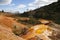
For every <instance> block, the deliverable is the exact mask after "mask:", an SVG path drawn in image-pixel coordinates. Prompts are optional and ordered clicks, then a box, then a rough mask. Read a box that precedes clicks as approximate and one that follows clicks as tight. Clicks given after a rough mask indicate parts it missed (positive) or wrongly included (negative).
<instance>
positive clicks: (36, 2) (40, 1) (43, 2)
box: [28, 0, 58, 9]
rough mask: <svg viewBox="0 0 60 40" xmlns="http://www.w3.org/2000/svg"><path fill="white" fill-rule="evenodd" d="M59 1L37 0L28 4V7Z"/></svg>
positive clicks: (33, 7) (34, 7) (32, 7)
mask: <svg viewBox="0 0 60 40" xmlns="http://www.w3.org/2000/svg"><path fill="white" fill-rule="evenodd" d="M57 1H58V0H35V1H34V2H32V3H29V4H28V6H29V7H28V9H36V8H38V7H42V6H45V5H48V4H51V3H53V2H57Z"/></svg>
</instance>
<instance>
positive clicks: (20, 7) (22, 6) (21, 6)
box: [17, 4, 26, 9]
mask: <svg viewBox="0 0 60 40" xmlns="http://www.w3.org/2000/svg"><path fill="white" fill-rule="evenodd" d="M25 7H26V5H24V4H20V5H18V6H17V8H19V9H22V8H25Z"/></svg>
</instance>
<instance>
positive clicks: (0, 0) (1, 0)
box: [0, 0, 12, 5]
mask: <svg viewBox="0 0 60 40" xmlns="http://www.w3.org/2000/svg"><path fill="white" fill-rule="evenodd" d="M11 2H12V0H0V5H8V4H11Z"/></svg>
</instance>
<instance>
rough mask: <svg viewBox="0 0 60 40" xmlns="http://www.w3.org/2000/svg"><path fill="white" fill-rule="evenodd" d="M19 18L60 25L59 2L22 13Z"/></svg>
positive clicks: (59, 0)
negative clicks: (40, 20)
mask: <svg viewBox="0 0 60 40" xmlns="http://www.w3.org/2000/svg"><path fill="white" fill-rule="evenodd" d="M20 16H23V17H30V16H32V17H34V18H36V19H40V18H43V19H48V20H52V21H54V22H56V23H58V24H60V0H58V2H54V3H52V4H50V5H47V6H44V7H41V8H38V9H36V10H33V11H29V12H24V13H23V14H21V15H20Z"/></svg>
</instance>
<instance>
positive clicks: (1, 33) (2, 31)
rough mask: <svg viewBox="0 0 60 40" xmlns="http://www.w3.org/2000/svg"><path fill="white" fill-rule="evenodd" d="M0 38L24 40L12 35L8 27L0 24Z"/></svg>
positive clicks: (2, 39)
mask: <svg viewBox="0 0 60 40" xmlns="http://www.w3.org/2000/svg"><path fill="white" fill-rule="evenodd" d="M0 40H24V39H23V38H21V37H18V36H16V35H14V34H13V33H12V32H11V31H10V30H9V29H7V28H6V27H3V26H1V25H0Z"/></svg>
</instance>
